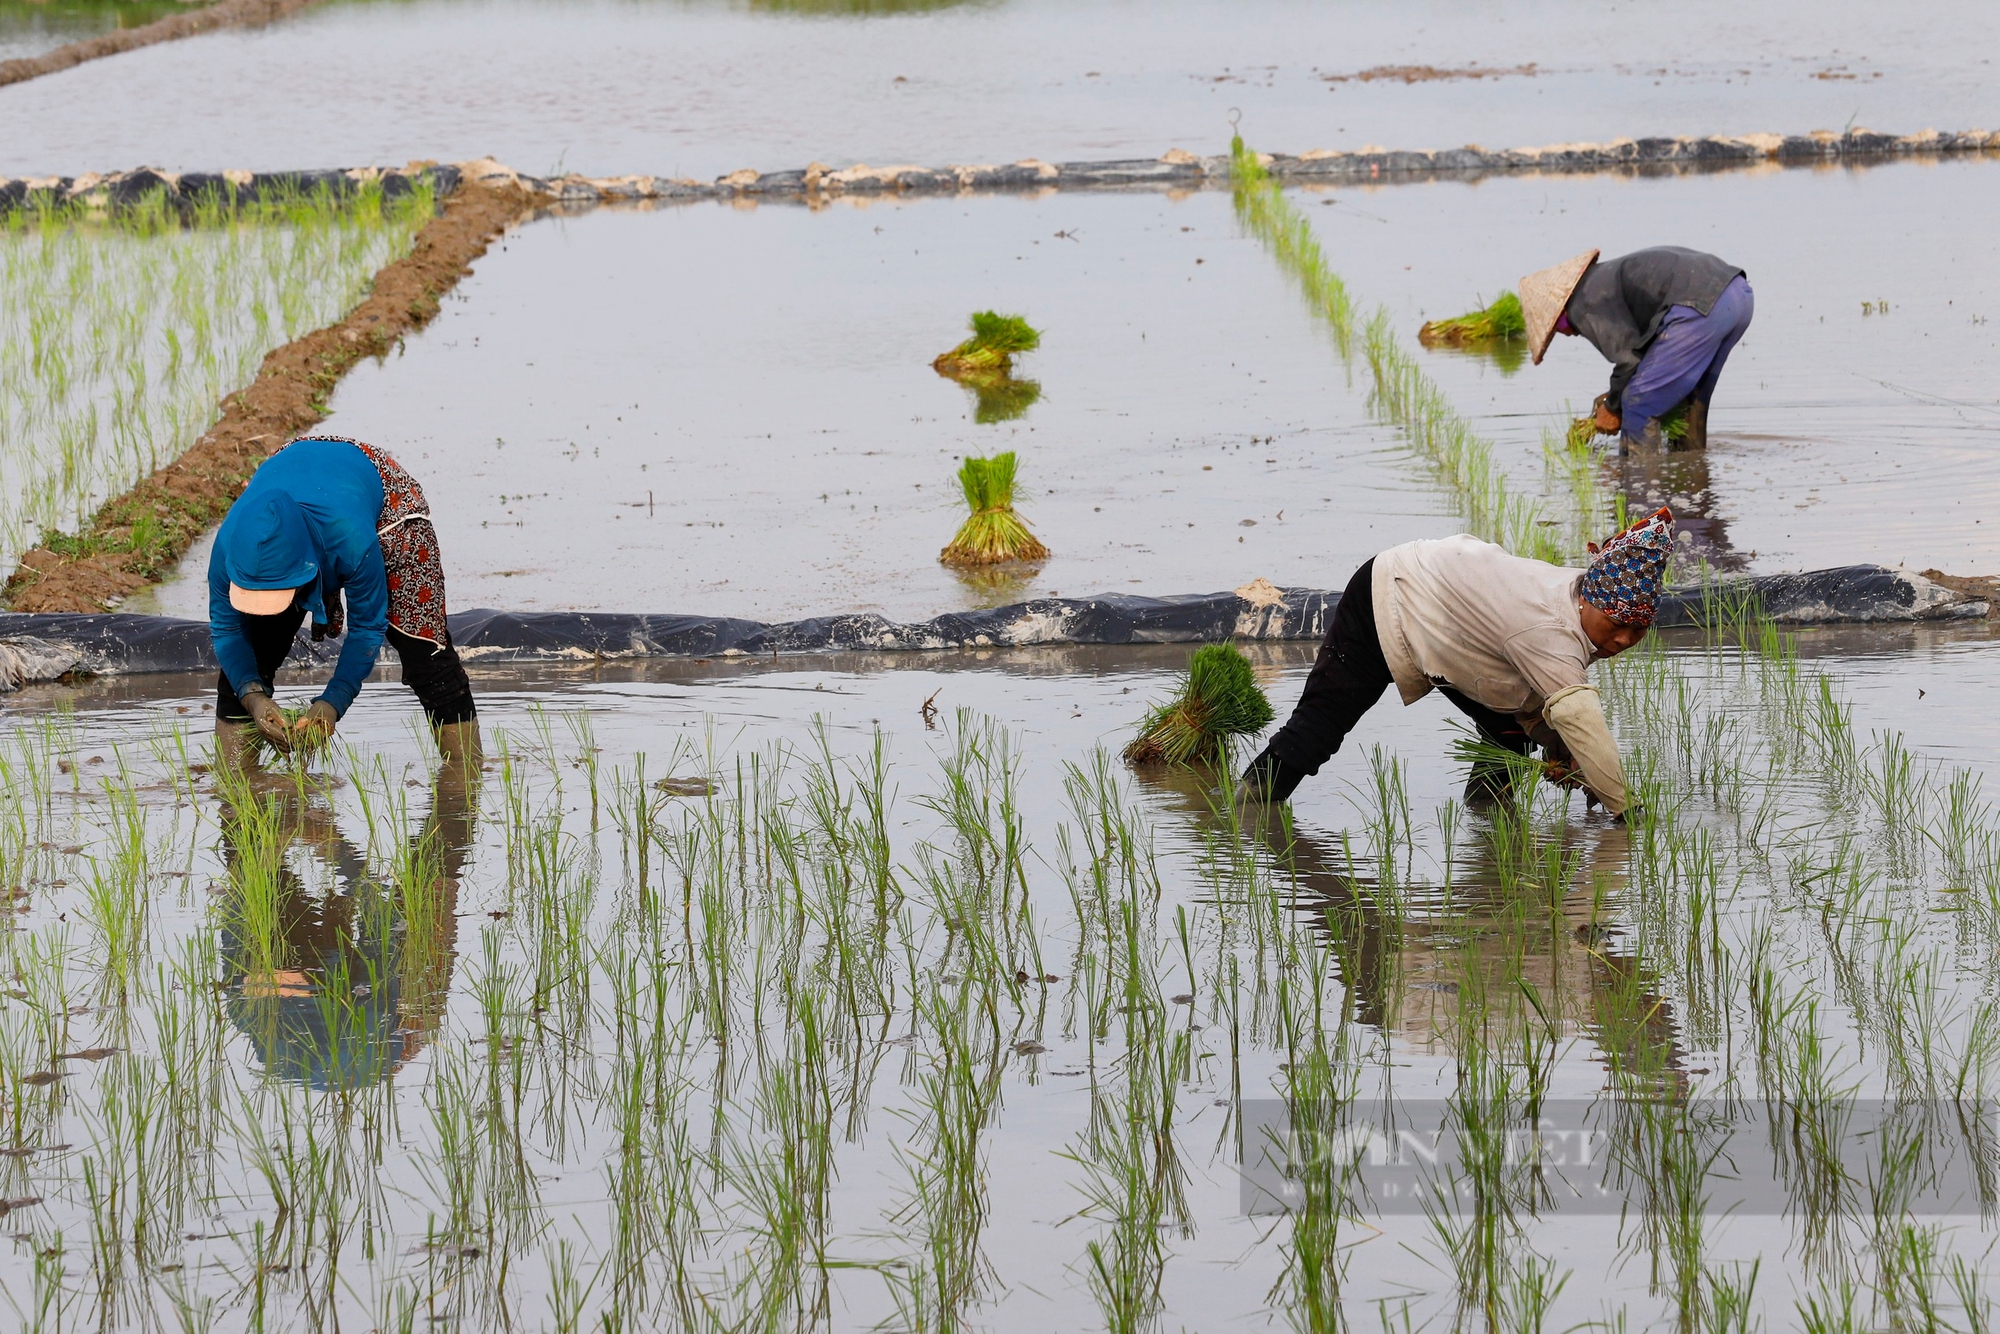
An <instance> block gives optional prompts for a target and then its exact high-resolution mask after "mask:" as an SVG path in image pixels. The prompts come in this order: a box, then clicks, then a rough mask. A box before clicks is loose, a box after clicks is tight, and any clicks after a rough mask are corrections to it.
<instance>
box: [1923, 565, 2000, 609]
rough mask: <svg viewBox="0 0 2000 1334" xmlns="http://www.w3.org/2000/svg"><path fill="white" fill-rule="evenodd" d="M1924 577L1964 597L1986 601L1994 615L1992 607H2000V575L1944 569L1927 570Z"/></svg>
mask: <svg viewBox="0 0 2000 1334" xmlns="http://www.w3.org/2000/svg"><path fill="white" fill-rule="evenodd" d="M1923 576H1924V578H1926V579H1928V580H1930V581H1931V582H1932V583H1934V584H1937V585H1938V586H1940V587H1942V588H1949V589H1950V590H1951V591H1952V592H1954V593H1957V594H1959V595H1960V596H1962V597H1966V598H1970V599H1972V600H1973V601H1976V602H1984V603H1985V604H1986V605H1987V607H1988V608H1989V610H1988V611H1987V613H1986V614H1987V615H1988V616H1991V615H1993V614H1994V613H1993V611H1992V610H1991V609H1992V608H1996V607H2000V576H1994V575H1990V574H1946V573H1945V572H1944V571H1943V570H1925V571H1924V572H1923Z"/></svg>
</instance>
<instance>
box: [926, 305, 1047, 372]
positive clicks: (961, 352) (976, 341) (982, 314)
mask: <svg viewBox="0 0 2000 1334" xmlns="http://www.w3.org/2000/svg"><path fill="white" fill-rule="evenodd" d="M969 323H970V325H971V327H972V336H971V337H970V338H967V339H966V340H965V341H964V342H962V343H960V344H959V345H958V346H957V347H955V348H953V349H952V350H951V351H949V352H944V353H940V354H939V355H938V357H937V359H936V360H934V361H932V362H931V369H932V370H935V371H936V372H937V373H938V374H939V375H944V376H952V377H957V376H962V375H972V374H979V373H982V372H995V371H997V372H999V373H1000V374H1002V375H1006V374H1009V373H1010V372H1011V371H1012V370H1013V369H1014V358H1015V357H1017V356H1020V355H1021V354H1022V353H1025V352H1033V351H1034V350H1035V349H1036V348H1038V347H1040V346H1041V345H1042V335H1041V331H1040V330H1038V329H1036V328H1035V327H1034V326H1032V325H1030V324H1029V323H1028V322H1027V320H1025V319H1023V318H1022V317H1021V316H1019V315H1002V314H1000V313H999V312H997V311H991V310H981V311H976V312H974V313H973V316H972V318H971V320H970V321H969Z"/></svg>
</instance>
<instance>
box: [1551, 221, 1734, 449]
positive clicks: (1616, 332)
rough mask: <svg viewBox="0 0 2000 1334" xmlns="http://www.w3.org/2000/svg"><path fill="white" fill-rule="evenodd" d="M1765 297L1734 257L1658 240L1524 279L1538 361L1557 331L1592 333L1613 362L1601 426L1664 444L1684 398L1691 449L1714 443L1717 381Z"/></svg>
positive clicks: (1587, 255)
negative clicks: (1664, 421) (1711, 416)
mask: <svg viewBox="0 0 2000 1334" xmlns="http://www.w3.org/2000/svg"><path fill="white" fill-rule="evenodd" d="M1755 309H1756V301H1755V299H1754V297H1753V296H1752V295H1751V292H1750V280H1749V279H1748V278H1747V277H1746V276H1745V275H1744V272H1743V270H1741V269H1739V268H1737V267H1736V266H1735V265H1733V264H1729V263H1726V262H1724V261H1723V260H1720V259H1717V258H1716V257H1715V256H1714V255H1705V254H1703V253H1702V252H1701V251H1699V250H1687V249H1683V248H1682V247H1680V246H1671V245H1663V246H1654V247H1652V248H1651V249H1649V250H1635V251H1633V252H1632V253H1631V254H1629V255H1621V256H1619V257H1618V258H1617V259H1607V260H1600V259H1598V257H1597V251H1595V250H1586V251H1585V252H1584V253H1583V254H1581V255H1578V256H1576V257H1575V258H1574V259H1570V260H1566V261H1564V262H1563V263H1561V264H1558V265H1556V266H1555V267H1554V268H1550V269H1543V270H1542V271H1541V272H1539V273H1531V274H1529V275H1528V276H1527V277H1525V278H1523V279H1521V314H1522V317H1523V319H1525V320H1526V322H1527V326H1528V351H1529V352H1530V353H1532V354H1533V355H1534V358H1535V364H1536V365H1537V366H1539V365H1541V364H1542V355H1543V354H1544V353H1545V352H1547V351H1548V349H1549V341H1550V340H1551V339H1553V338H1554V337H1555V336H1556V335H1557V334H1559V333H1560V334H1573V335H1577V336H1580V337H1583V338H1587V339H1589V340H1590V342H1591V344H1592V345H1593V346H1594V347H1596V348H1597V350H1598V351H1599V352H1602V353H1603V354H1604V358H1605V360H1606V361H1609V362H1610V363H1611V387H1610V388H1609V389H1608V390H1606V391H1605V392H1604V394H1603V396H1602V397H1600V398H1599V399H1598V400H1597V403H1596V405H1595V407H1596V418H1597V429H1598V430H1599V431H1601V432H1604V433H1606V434H1609V433H1611V432H1614V431H1615V432H1618V433H1619V434H1620V436H1621V437H1622V438H1621V439H1620V442H1619V443H1620V445H1621V446H1622V447H1626V448H1629V447H1630V446H1631V445H1632V444H1634V443H1646V444H1655V445H1657V444H1659V443H1660V434H1659V430H1658V428H1657V427H1656V426H1655V425H1654V423H1656V422H1658V421H1659V419H1660V418H1662V417H1664V416H1666V415H1667V414H1668V413H1670V412H1672V411H1673V410H1674V409H1675V408H1677V407H1679V406H1680V405H1681V404H1683V403H1685V404H1687V407H1688V417H1687V424H1688V429H1687V436H1686V439H1685V440H1684V441H1683V445H1684V447H1685V448H1689V449H1701V448H1703V447H1705V446H1706V445H1707V444H1708V404H1709V400H1710V399H1711V398H1713V397H1714V395H1715V382H1716V380H1717V378H1718V377H1720V376H1721V374H1722V367H1723V365H1724V363H1726V362H1727V361H1728V360H1729V353H1730V351H1731V350H1732V349H1734V348H1735V346H1736V344H1737V341H1738V340H1739V339H1741V338H1742V337H1743V331H1744V330H1745V329H1748V328H1749V327H1750V316H1751V315H1752V313H1753V312H1754V311H1755Z"/></svg>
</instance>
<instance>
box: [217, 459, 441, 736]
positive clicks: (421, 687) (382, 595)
mask: <svg viewBox="0 0 2000 1334" xmlns="http://www.w3.org/2000/svg"><path fill="white" fill-rule="evenodd" d="M308 616H310V617H311V618H312V637H313V638H314V639H315V640H320V639H330V638H339V637H342V636H343V635H344V636H345V642H344V643H342V645H341V649H340V659H339V661H338V662H336V663H335V664H334V669H333V679H332V680H330V681H328V682H327V683H326V685H325V686H323V687H321V689H320V692H319V696H318V698H316V699H315V700H313V701H312V703H311V704H310V705H308V706H307V708H306V710H305V713H304V715H303V716H301V717H300V718H299V719H298V720H297V721H296V722H288V721H287V720H286V718H285V716H284V714H283V713H282V712H281V711H280V710H279V708H278V704H277V701H276V700H274V699H273V698H272V697H271V689H272V686H273V685H274V684H275V683H276V680H277V673H278V668H279V666H280V664H282V663H283V662H284V661H285V658H286V656H287V655H288V654H289V653H290V652H291V648H292V637H293V636H294V635H296V634H297V633H298V629H299V626H300V625H301V624H302V623H304V621H305V620H306V618H307V617H308ZM208 629H209V637H210V639H211V640H212V641H213V642H214V645H215V656H216V660H217V661H218V662H219V663H220V664H221V666H222V674H221V677H220V679H219V680H218V681H217V682H216V687H215V722H216V731H217V734H218V736H220V737H223V738H225V739H228V740H230V741H231V742H232V744H233V743H234V741H235V739H236V738H237V735H238V733H239V732H240V731H242V730H243V728H242V726H241V725H244V724H249V725H254V727H255V729H256V731H257V732H258V733H261V734H262V736H263V737H264V739H265V740H267V741H269V742H270V743H271V744H272V745H274V746H277V747H279V748H280V749H290V747H291V746H292V745H293V744H294V743H296V742H308V743H310V742H320V741H324V740H326V739H327V738H328V737H330V736H331V735H332V734H333V729H334V727H335V725H336V724H338V723H339V721H340V719H341V717H342V715H344V714H345V713H346V712H347V708H348V706H349V705H350V704H352V703H353V702H354V697H355V696H356V695H357V694H359V693H360V691H361V683H362V682H363V681H364V680H366V679H367V677H368V674H369V673H370V672H372V671H374V670H375V659H376V657H377V655H378V654H380V652H381V650H382V645H383V642H384V641H385V640H386V641H387V642H388V643H389V645H390V646H391V647H393V648H394V649H395V650H396V654H397V656H398V657H399V658H401V659H402V665H403V683H404V684H405V685H407V686H409V687H410V689H411V690H413V691H415V692H416V696H417V702H418V703H419V704H421V705H423V708H424V712H425V714H426V715H428V716H429V718H430V722H431V727H432V729H433V731H434V733H435V735H436V737H437V741H438V745H439V747H440V749H441V750H442V751H443V752H444V754H445V755H446V757H447V758H457V759H471V758H474V757H476V756H477V754H478V751H479V724H478V722H477V718H478V712H479V711H478V709H477V708H476V707H475V706H474V704H473V700H472V685H471V683H470V682H469V681H468V680H467V678H466V675H465V667H464V664H463V663H461V662H460V661H459V657H458V652H457V650H455V649H454V648H453V647H452V644H451V632H450V631H449V630H448V629H447V628H446V626H445V600H444V566H443V563H442V560H441V558H440V557H439V554H438V540H437V531H436V529H435V528H434V527H433V526H432V524H431V511H430V506H429V504H427V503H426V502H425V500H424V492H423V488H422V487H420V486H418V485H417V482H416V479H415V478H413V477H411V476H410V474H409V473H407V472H405V471H404V470H403V468H402V467H401V465H399V464H398V463H397V462H396V461H395V460H394V459H392V458H390V457H389V456H388V455H387V454H385V453H383V452H382V451H381V450H379V449H376V448H375V447H374V446H372V445H364V444H361V443H359V442H358V441H354V440H343V439H340V438H338V437H334V436H309V437H306V438H304V439H300V440H294V441H293V442H292V443H291V444H289V445H286V446H285V447H284V448H283V449H281V450H279V451H278V452H277V453H276V454H273V455H272V456H271V457H270V458H268V459H266V460H265V461H264V462H263V463H262V464H260V465H259V466H258V468H257V471H256V472H255V473H253V474H251V477H250V484H249V485H248V486H246V487H245V488H244V489H243V494H242V495H240V496H238V497H237V498H236V503H235V504H234V505H231V506H230V508H229V513H228V514H227V515H225V516H224V517H223V520H222V526H221V527H220V528H219V529H217V530H216V534H215V548H214V550H213V551H212V552H211V553H210V555H209V561H208ZM231 724H237V725H239V726H236V727H232V726H231Z"/></svg>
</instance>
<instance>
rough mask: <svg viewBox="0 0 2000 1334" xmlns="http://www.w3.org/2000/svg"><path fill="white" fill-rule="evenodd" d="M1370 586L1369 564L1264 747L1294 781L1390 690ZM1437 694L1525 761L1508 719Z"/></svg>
mask: <svg viewBox="0 0 2000 1334" xmlns="http://www.w3.org/2000/svg"><path fill="white" fill-rule="evenodd" d="M1374 578H1375V562H1374V561H1372V560H1371V561H1369V562H1368V563H1367V564H1365V565H1363V566H1362V567H1361V568H1360V569H1359V570H1357V571H1355V574H1354V577H1353V578H1352V579H1350V580H1348V581H1347V590H1346V591H1345V592H1343V593H1342V594H1341V595H1340V603H1339V605H1338V606H1336V607H1335V608H1334V612H1333V626H1332V628H1331V629H1329V630H1328V631H1327V632H1326V642H1324V643H1323V644H1321V645H1320V647H1319V657H1318V659H1316V660H1315V661H1314V663H1313V669H1312V674H1311V675H1309V676H1307V677H1306V688H1305V690H1304V691H1303V692H1302V693H1301V694H1300V695H1299V702H1298V706H1297V707H1296V708H1294V709H1293V710H1292V716H1291V717H1289V718H1287V719H1286V720H1285V725H1284V726H1283V727H1280V728H1279V729H1278V730H1277V732H1276V733H1275V734H1273V735H1272V737H1271V741H1270V744H1269V745H1268V746H1266V747H1265V752H1266V754H1269V755H1275V756H1276V757H1277V758H1278V759H1280V760H1282V761H1283V762H1284V766H1285V768H1287V769H1289V770H1291V771H1292V772H1293V773H1294V774H1297V775H1299V776H1305V775H1310V774H1316V773H1318V772H1319V768H1320V766H1321V765H1322V764H1325V763H1326V762H1327V760H1328V759H1330V758H1332V756H1333V755H1334V753H1335V752H1336V751H1338V750H1339V749H1340V743H1341V742H1342V741H1345V740H1346V739H1347V734H1348V733H1349V732H1351V731H1353V730H1354V725H1355V724H1356V723H1358V722H1360V721H1361V715H1362V714H1364V713H1366V712H1368V710H1369V709H1371V708H1373V707H1374V705H1375V702H1376V701H1377V700H1379V699H1381V698H1382V692H1383V691H1385V690H1387V689H1388V688H1389V687H1390V686H1391V685H1393V684H1395V677H1394V676H1393V675H1392V674H1391V673H1390V671H1389V660H1388V659H1387V658H1385V657H1383V656H1382V638H1381V636H1380V635H1379V634H1378V633H1377V632H1376V629H1375V589H1374ZM1438 693H1439V694H1441V695H1443V696H1444V697H1445V698H1446V699H1448V700H1450V701H1451V702H1452V704H1453V705H1454V706H1456V707H1457V709H1458V711H1459V712H1460V713H1463V714H1464V715H1465V716H1466V717H1468V718H1470V719H1471V720H1472V725H1473V726H1474V727H1476V728H1478V729H1479V735H1480V736H1481V737H1483V738H1485V739H1486V740H1487V741H1490V742H1492V743H1493V744H1494V745H1496V746H1504V747H1506V748H1507V749H1508V750H1511V751H1513V752H1514V753H1515V754H1517V755H1525V754H1527V753H1528V750H1529V748H1530V747H1531V746H1532V745H1533V744H1534V743H1533V741H1532V740H1530V738H1529V736H1528V733H1527V730H1526V729H1525V728H1523V727H1522V726H1521V723H1520V720H1519V719H1517V718H1515V717H1514V715H1512V714H1511V713H1499V712H1496V711H1495V710H1493V709H1489V708H1487V707H1486V706H1485V705H1484V704H1481V703H1479V702H1477V701H1476V700H1471V699H1467V698H1466V697H1465V696H1464V695H1461V694H1460V693H1459V692H1458V691H1456V690H1453V689H1452V688H1451V687H1450V686H1440V687H1438ZM1255 767H1256V762H1255V761H1253V762H1252V768H1253V769H1254V768H1255Z"/></svg>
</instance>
